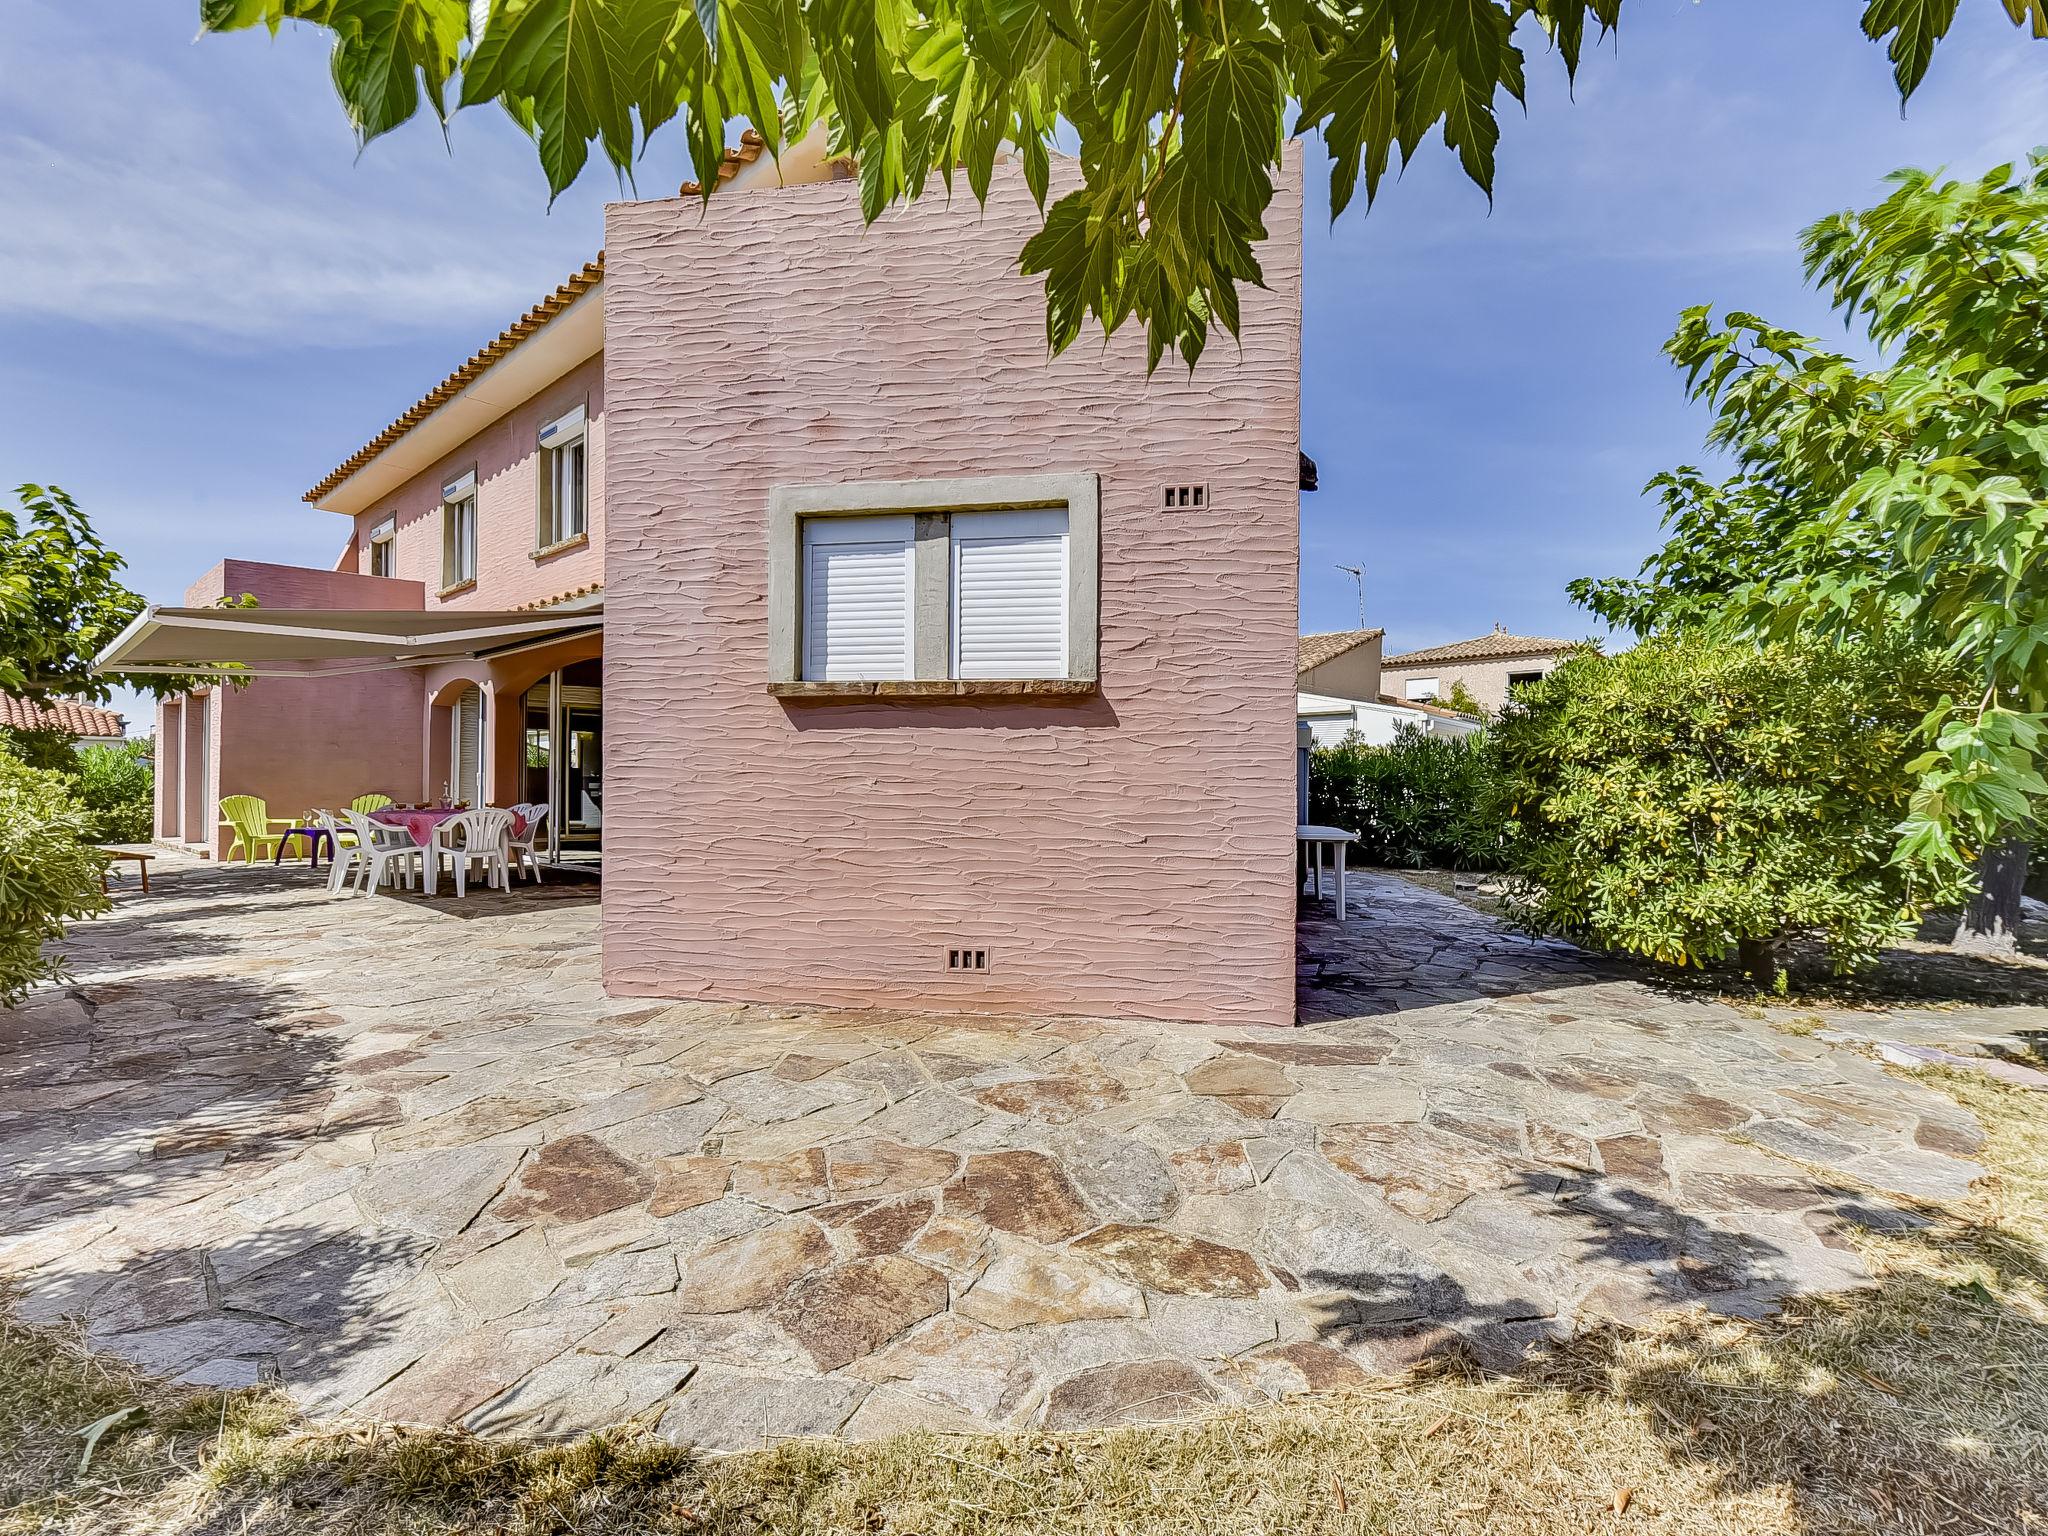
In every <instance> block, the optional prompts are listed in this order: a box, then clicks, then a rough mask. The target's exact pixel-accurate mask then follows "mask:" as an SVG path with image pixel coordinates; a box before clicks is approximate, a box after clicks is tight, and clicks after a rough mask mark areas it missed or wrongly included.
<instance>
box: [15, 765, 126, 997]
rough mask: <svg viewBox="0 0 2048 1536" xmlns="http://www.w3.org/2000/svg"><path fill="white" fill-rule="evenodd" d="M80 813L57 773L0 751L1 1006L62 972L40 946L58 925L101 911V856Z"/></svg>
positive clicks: (60, 933)
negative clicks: (90, 842) (40, 768)
mask: <svg viewBox="0 0 2048 1536" xmlns="http://www.w3.org/2000/svg"><path fill="white" fill-rule="evenodd" d="M87 830H88V829H87V825H86V816H85V813H84V812H83V811H82V810H81V809H80V808H79V806H78V803H77V802H76V801H75V800H74V799H73V798H72V797H71V793H70V790H69V787H68V785H67V783H66V781H65V779H64V777H63V776H62V775H60V774H55V773H48V772H44V771H42V770H39V769H35V768H30V767H28V766H26V765H25V764H23V763H21V762H18V761H17V760H15V759H14V758H12V757H9V756H7V755H6V754H4V753H0V1006H6V1005H11V1004H13V1003H16V1002H19V1001H20V1000H21V996H22V994H23V993H24V992H26V991H27V990H28V988H29V987H31V986H33V985H34V984H35V983H37V982H39V981H55V980H58V979H60V978H61V977H62V975H63V974H64V971H63V961H62V959H61V957H58V956H55V955H46V954H45V952H44V949H43V946H44V944H45V943H46V942H54V941H56V940H60V939H62V938H63V937H64V924H65V923H66V922H67V921H69V920H71V919H74V918H80V917H90V916H92V915H94V914H95V913H99V912H104V911H106V910H107V898H106V896H105V894H104V893H103V892H102V891H101V889H100V876H101V874H102V872H103V871H104V870H105V868H106V861H105V859H103V858H102V857H101V856H100V854H98V853H97V852H95V851H94V850H93V849H92V848H91V846H90V845H89V841H90V840H89V838H88V836H87Z"/></svg>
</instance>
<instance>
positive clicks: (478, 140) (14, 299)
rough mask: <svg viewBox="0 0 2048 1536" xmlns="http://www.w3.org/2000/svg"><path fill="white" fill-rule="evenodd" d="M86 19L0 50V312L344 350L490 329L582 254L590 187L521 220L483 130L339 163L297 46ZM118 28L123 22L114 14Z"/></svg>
mask: <svg viewBox="0 0 2048 1536" xmlns="http://www.w3.org/2000/svg"><path fill="white" fill-rule="evenodd" d="M96 9H97V8H85V7H79V8H75V9H74V8H71V7H65V8H63V9H62V10H61V11H59V10H56V9H55V8H41V9H33V8H32V9H31V10H30V12H29V14H28V16H27V17H26V18H25V19H24V20H25V24H24V25H22V26H20V27H19V28H16V27H15V26H14V23H13V21H12V20H10V29H11V34H10V35H9V36H7V37H6V38H5V39H4V40H0V50H4V53H0V122H4V123H5V124H6V131H4V132H0V208H4V209H5V217H4V218H0V271H4V272H5V273H6V274H7V281H6V283H5V284H4V285H0V313H11V314H13V315H16V316H21V317H26V318H37V319H47V320H57V321H70V322H82V323H86V324H92V325H98V326H107V327H148V328H152V329H157V330H162V331H167V332H172V333H177V334H183V335H187V336H190V337H192V338H194V339H200V340H207V341H211V342H213V343H215V344H224V345H228V346H247V345H266V344H278V343H295V344H299V345H314V346H338V347H346V346H357V345H368V344H376V343H382V342H388V341H391V340H394V339H402V338H404V337H406V336H409V335H417V334H421V333H425V332H432V331H437V330H445V329H446V328H447V327H449V326H450V325H451V324H455V325H468V324H479V325H484V326H489V327H495V326H496V325H500V324H503V323H505V322H507V321H509V320H510V319H511V318H512V317H513V316H514V315H516V314H517V313H518V312H519V311H520V310H522V309H524V308H525V307H526V305H528V304H530V303H532V302H533V301H534V300H535V299H536V298H538V297H539V296H540V295H541V294H542V293H543V292H545V291H546V290H547V289H548V288H549V287H551V286H552V285H553V284H554V283H556V282H558V281H560V279H561V278H562V277H563V276H564V275H566V273H567V272H568V271H569V270H571V269H572V268H573V267H574V266H575V265H578V264H580V263H581V262H582V261H584V260H586V259H588V257H589V256H590V255H591V254H592V253H593V252H594V251H595V250H596V249H597V247H598V245H599V244H600V243H601V241H602V226H601V220H600V218H599V217H598V213H597V208H598V198H599V195H600V194H601V192H602V191H603V190H604V189H602V188H599V187H596V186H593V187H591V188H589V189H587V190H585V191H582V192H579V193H577V194H574V195H573V196H572V197H571V198H569V199H565V200H564V203H563V204H562V205H560V206H559V207H558V211H557V213H556V214H555V216H554V217H553V218H549V219H546V220H542V219H541V218H540V217H538V214H539V213H540V210H541V209H542V208H543V207H544V206H545V199H546V189H545V186H544V184H543V182H542V180H541V177H540V174H539V172H538V170H537V169H536V167H535V165H534V163H533V155H532V150H531V148H530V147H529V146H528V145H527V144H526V142H525V141H524V139H523V138H521V137H520V136H519V135H518V134H517V132H516V130H514V129H512V127H511V126H510V124H509V123H506V122H504V121H503V120H501V119H494V118H492V117H491V116H490V115H489V114H487V113H471V114H466V115H465V116H464V117H463V119H462V120H461V122H460V123H459V124H458V132H459V134H460V137H461V147H460V151H459V153H457V154H454V155H451V154H450V153H449V152H448V151H447V150H446V149H445V148H444V147H443V145H442V143H441V141H440V139H439V137H438V135H437V134H436V133H435V131H434V128H433V125H432V123H431V121H428V122H422V123H414V124H410V125H408V126H407V127H406V128H404V129H401V130H400V131H399V132H398V134H396V135H394V136H392V137H391V138H389V139H386V140H384V141H380V142H379V143H378V144H375V145H373V146H371V148H370V150H369V152H368V153H367V154H366V155H365V156H363V157H362V159H361V160H360V161H359V160H357V158H356V156H355V155H354V152H353V145H352V143H351V141H350V137H349V134H348V130H347V127H346V125H345V123H344V122H343V119H342V114H341V111H340V108H339V107H338V105H337V104H336V102H335V100H334V97H333V93H332V89H331V87H330V86H329V85H328V82H327V78H326V69H325V61H324V52H323V49H322V46H321V44H320V41H319V39H318V37H317V36H315V35H313V34H310V33H300V34H296V35H294V34H292V33H289V32H288V33H286V34H284V35H282V36H281V37H280V38H279V39H277V40H276V41H275V42H274V43H273V42H271V41H269V40H267V39H265V38H263V37H262V35H261V34H260V33H258V34H253V35H243V36H235V37H225V38H205V39H202V40H200V41H198V42H196V43H186V42H184V41H182V40H174V39H176V37H177V30H179V29H182V28H184V27H189V26H190V24H191V23H190V12H189V10H187V11H185V13H184V14H183V15H181V16H179V17H178V18H177V21H176V27H175V28H173V29H167V28H166V27H165V25H164V22H163V20H162V17H161V12H162V11H164V10H167V9H180V8H178V7H163V6H161V5H150V6H148V7H147V9H148V10H149V11H153V12H157V13H159V14H158V15H156V16H143V15H134V14H132V15H129V16H124V17H122V18H120V19H119V21H118V22H117V24H116V25H114V26H112V27H109V26H108V25H107V24H106V23H107V18H106V17H104V16H99V17H95V16H92V15H91V12H92V11H93V10H96ZM120 9H121V10H123V11H128V10H129V9H130V8H129V7H126V6H123V7H121V8H120Z"/></svg>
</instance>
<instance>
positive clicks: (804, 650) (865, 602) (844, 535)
mask: <svg viewBox="0 0 2048 1536" xmlns="http://www.w3.org/2000/svg"><path fill="white" fill-rule="evenodd" d="M770 508H771V511H770V525H771V534H770V546H769V606H770V626H771V632H772V636H773V646H772V650H773V654H772V658H771V659H772V664H773V667H774V673H773V676H772V677H771V682H774V683H782V682H790V683H798V682H805V683H832V682H847V683H854V682H870V683H881V682H892V681H903V682H916V683H920V684H929V683H938V682H948V681H950V682H957V683H959V684H960V685H962V686H961V689H960V690H959V691H962V692H967V691H974V692H981V691H988V685H991V684H995V685H1000V684H1002V683H1004V682H1017V683H1025V682H1033V683H1044V682H1064V683H1068V684H1079V683H1089V684H1092V683H1093V682H1094V680H1095V676H1096V629H1095V611H1096V589H1097V584H1098V575H1097V569H1098V565H1099V555H1098V551H1097V542H1098V527H1099V515H1100V514H1099V492H1098V489H1097V482H1096V478H1095V477H1094V476H1093V475H1036V476H991V477H985V478H971V479H970V478H963V479H959V480H937V481H879V482H865V483H856V484H852V485H836V486H788V487H777V488H775V490H774V491H773V492H771V495H770Z"/></svg>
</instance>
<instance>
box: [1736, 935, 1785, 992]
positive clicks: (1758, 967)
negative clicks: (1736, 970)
mask: <svg viewBox="0 0 2048 1536" xmlns="http://www.w3.org/2000/svg"><path fill="white" fill-rule="evenodd" d="M1735 957H1736V959H1738V960H1740V961H1741V962H1742V969H1743V971H1744V972H1745V973H1746V974H1747V975H1748V976H1749V978H1750V980H1752V981H1754V982H1755V983H1756V984H1757V985H1758V986H1760V987H1763V988H1765V989H1766V990H1768V989H1769V988H1771V987H1775V986H1776V985H1777V984H1778V939H1777V937H1776V936H1775V935H1773V936H1772V937H1770V938H1764V939H1737V940H1736V941H1735Z"/></svg>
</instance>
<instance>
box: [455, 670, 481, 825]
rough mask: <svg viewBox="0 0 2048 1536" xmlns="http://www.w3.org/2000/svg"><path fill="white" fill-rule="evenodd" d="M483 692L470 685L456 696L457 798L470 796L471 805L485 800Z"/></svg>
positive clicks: (478, 804)
mask: <svg viewBox="0 0 2048 1536" xmlns="http://www.w3.org/2000/svg"><path fill="white" fill-rule="evenodd" d="M483 726H484V695H483V690H482V689H481V688H476V687H469V688H465V689H463V690H462V692H461V693H460V694H458V695H457V696H456V699H455V765H454V766H455V775H454V777H455V783H454V786H453V787H454V790H455V798H456V799H458V800H467V801H468V802H469V804H470V807H471V809H475V808H476V807H477V806H480V805H482V804H483V800H484V753H483V734H484V732H483Z"/></svg>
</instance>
